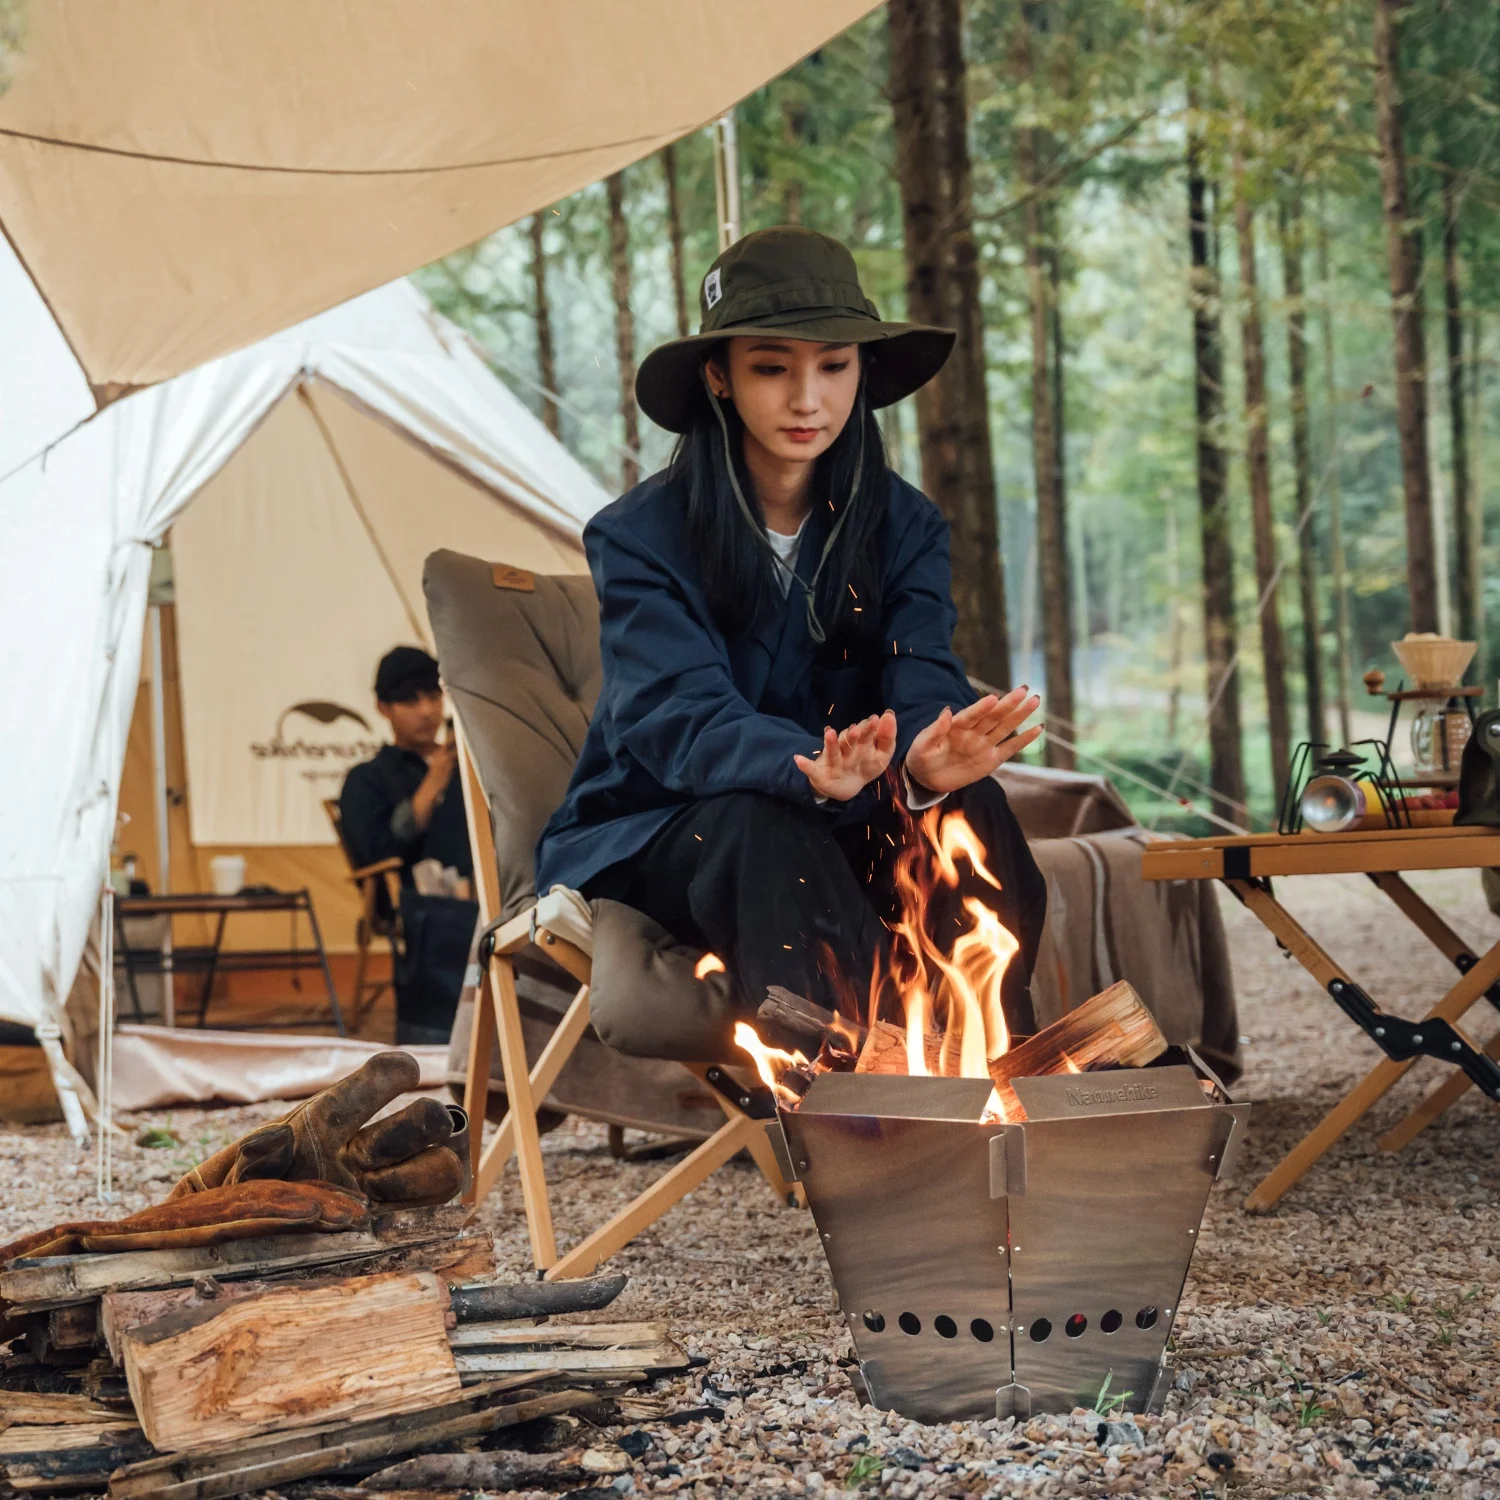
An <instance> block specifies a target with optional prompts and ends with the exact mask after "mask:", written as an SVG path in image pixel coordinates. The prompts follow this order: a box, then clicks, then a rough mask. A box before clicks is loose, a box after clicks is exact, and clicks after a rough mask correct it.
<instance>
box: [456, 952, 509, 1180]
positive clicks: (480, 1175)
mask: <svg viewBox="0 0 1500 1500" xmlns="http://www.w3.org/2000/svg"><path fill="white" fill-rule="evenodd" d="M494 1047H495V991H494V986H493V984H492V983H491V980H490V974H489V970H488V969H485V971H484V972H483V973H482V974H481V975H480V976H479V989H478V991H477V992H476V994H475V996H474V1014H473V1016H472V1017H471V1020H470V1026H469V1067H468V1076H467V1077H466V1078H465V1079H464V1108H465V1109H466V1110H467V1111H468V1113H469V1173H470V1180H469V1191H468V1192H467V1193H465V1194H464V1202H465V1203H467V1204H468V1205H469V1206H470V1207H472V1206H473V1205H474V1204H476V1203H483V1202H484V1200H485V1199H486V1198H487V1197H488V1196H489V1191H490V1189H491V1188H492V1187H493V1186H494V1178H495V1176H496V1175H497V1174H498V1172H499V1170H500V1167H503V1166H504V1165H505V1157H501V1158H500V1162H499V1164H498V1165H497V1166H496V1167H494V1168H493V1169H492V1170H490V1171H489V1179H488V1180H486V1175H485V1174H486V1170H487V1168H488V1158H489V1156H490V1155H491V1153H492V1152H493V1150H494V1145H493V1143H491V1147H490V1150H489V1151H485V1150H484V1120H485V1111H486V1110H487V1109H488V1107H489V1102H490V1054H491V1053H492V1052H493V1051H494ZM506 1118H507V1120H508V1119H509V1116H507V1117H506ZM509 1155H510V1152H509V1151H508V1150H507V1151H506V1153H505V1156H509Z"/></svg>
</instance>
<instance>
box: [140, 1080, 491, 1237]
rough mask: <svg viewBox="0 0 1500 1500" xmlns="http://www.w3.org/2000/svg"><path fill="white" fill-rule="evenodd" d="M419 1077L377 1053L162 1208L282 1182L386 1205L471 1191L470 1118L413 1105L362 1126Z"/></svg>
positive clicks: (426, 1103) (230, 1149) (194, 1178)
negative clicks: (327, 1186)
mask: <svg viewBox="0 0 1500 1500" xmlns="http://www.w3.org/2000/svg"><path fill="white" fill-rule="evenodd" d="M420 1079H421V1069H420V1068H419V1067H418V1066H417V1060H416V1059H415V1058H414V1057H412V1055H411V1054H410V1053H408V1052H380V1053H377V1054H376V1055H375V1056H374V1057H372V1058H371V1059H370V1060H369V1061H368V1062H367V1063H365V1064H364V1066H363V1067H361V1068H360V1069H358V1071H356V1072H354V1073H351V1074H350V1075H349V1076H348V1077H347V1078H344V1079H341V1080H340V1081H339V1082H338V1083H336V1084H334V1085H333V1086H332V1087H331V1088H326V1089H324V1090H323V1092H322V1093H321V1094H316V1095H314V1096H313V1097H312V1098H311V1099H308V1100H306V1101H305V1102H304V1103H302V1104H299V1105H298V1106H297V1107H296V1108H295V1109H294V1110H292V1111H291V1113H290V1114H286V1115H283V1116H282V1117H281V1119H279V1120H273V1121H271V1122H270V1123H269V1124H266V1125H262V1126H260V1127H258V1128H257V1129H255V1130H252V1131H251V1132H250V1133H249V1135H246V1136H242V1137H241V1138H240V1139H239V1140H237V1141H234V1142H232V1143H231V1144H230V1145H228V1146H225V1147H224V1149H223V1150H222V1151H217V1152H215V1153H214V1155H212V1156H210V1157H209V1158H208V1160H207V1161H203V1162H199V1163H198V1165H197V1166H196V1167H194V1168H193V1170H192V1171H191V1172H189V1173H188V1174H187V1176H186V1177H184V1178H182V1179H181V1180H180V1181H179V1182H178V1183H177V1185H176V1186H175V1187H174V1188H173V1189H172V1192H171V1194H170V1196H169V1197H168V1200H167V1201H168V1202H169V1203H170V1202H172V1201H173V1200H174V1199H180V1198H184V1197H186V1196H188V1195H189V1194H193V1193H202V1192H204V1191H206V1190H208V1189H212V1188H217V1187H220V1186H222V1185H225V1184H233V1183H237V1182H249V1181H256V1180H260V1179H266V1178H280V1179H282V1180H284V1181H288V1182H327V1183H332V1184H333V1185H334V1186H335V1187H340V1188H344V1189H346V1190H348V1191H350V1192H354V1193H359V1194H361V1195H362V1196H363V1197H365V1198H368V1199H369V1200H370V1201H371V1202H372V1203H379V1204H382V1205H386V1206H390V1207H400V1208H421V1207H428V1206H431V1205H433V1204H438V1203H447V1202H448V1201H449V1200H450V1199H452V1198H455V1197H457V1196H458V1195H459V1194H460V1193H461V1192H463V1190H464V1189H465V1187H467V1185H468V1177H469V1145H468V1137H469V1121H468V1116H467V1115H465V1114H464V1112H463V1111H462V1110H461V1109H459V1108H457V1107H456V1106H454V1105H451V1104H449V1105H444V1104H439V1103H438V1102H437V1100H436V1099H416V1100H413V1101H412V1103H410V1104H408V1105H407V1106H406V1107H405V1108H404V1109H399V1110H397V1111H396V1112H395V1113H394V1114H391V1115H387V1116H385V1118H383V1119H380V1120H376V1121H375V1122H374V1123H373V1124H367V1123H366V1122H367V1121H368V1120H369V1119H370V1117H371V1115H373V1114H375V1113H376V1112H377V1111H379V1110H381V1109H384V1108H385V1106H386V1105H387V1104H389V1103H390V1102H391V1100H393V1099H395V1098H396V1097H397V1096H398V1095H401V1094H405V1093H410V1092H411V1091H412V1090H413V1089H415V1088H416V1087H417V1085H418V1083H419V1082H420Z"/></svg>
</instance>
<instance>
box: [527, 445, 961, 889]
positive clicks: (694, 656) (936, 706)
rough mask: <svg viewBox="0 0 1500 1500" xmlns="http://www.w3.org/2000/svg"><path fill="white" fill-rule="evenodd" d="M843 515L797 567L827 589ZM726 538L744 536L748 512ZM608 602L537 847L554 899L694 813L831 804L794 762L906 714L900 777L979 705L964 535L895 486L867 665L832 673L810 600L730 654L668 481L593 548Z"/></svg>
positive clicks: (825, 517) (614, 517)
mask: <svg viewBox="0 0 1500 1500" xmlns="http://www.w3.org/2000/svg"><path fill="white" fill-rule="evenodd" d="M829 519H830V517H829V513H828V512H826V511H824V510H822V509H821V508H817V509H815V510H814V511H813V512H812V513H811V514H810V515H809V517H808V521H807V530H806V531H805V532H804V533H803V537H802V544H801V547H800V548H799V549H798V554H797V572H798V574H799V575H800V576H801V577H803V578H807V579H810V578H811V577H812V573H813V569H814V568H815V567H816V566H817V562H818V558H819V557H820V556H821V555H822V552H823V543H824V541H825V540H826V538H827V534H828V525H829ZM725 524H726V525H740V524H743V523H742V522H741V520H740V518H739V517H738V516H737V515H735V514H734V512H733V511H732V510H731V511H728V512H726V515H725ZM583 541H584V547H585V548H586V550H587V552H588V559H589V570H590V572H591V573H592V574H593V577H594V588H595V590H596V591H597V592H598V595H599V644H600V650H601V653H602V656H603V663H604V681H603V685H602V687H601V689H600V693H599V701H598V703H597V704H596V705H595V708H594V717H593V720H592V722H591V723H590V724H589V732H588V737H587V739H586V740H585V742H584V747H583V753H582V755H580V756H579V758H578V764H577V766H576V767H575V768H574V771H573V779H572V781H571V782H570V783H569V786H568V794H567V797H566V798H565V799H564V801H563V804H562V806H561V807H560V808H558V810H557V811H556V812H555V813H554V814H553V815H552V818H551V820H550V821H549V822H548V824H547V826H546V828H544V829H543V830H542V837H541V841H540V842H539V844H538V845H537V889H538V890H539V891H547V890H550V889H551V888H552V886H553V885H565V886H570V887H571V888H572V889H574V890H579V889H581V888H582V887H583V885H584V883H585V882H586V881H588V880H589V879H590V878H592V877H593V876H595V875H597V874H599V873H600V872H601V871H602V870H606V869H608V868H609V866H611V865H613V864H616V863H618V862H619V861H620V860H623V859H628V858H630V856H631V855H632V854H635V853H637V852H639V851H640V850H641V849H643V848H644V847H645V846H646V845H647V844H648V843H649V842H650V841H651V839H652V838H653V837H654V836H655V834H656V833H657V832H658V830H660V829H661V828H662V827H663V826H665V824H666V823H667V822H668V821H669V820H670V819H671V817H672V815H673V814H674V813H675V812H677V811H678V810H679V809H680V808H682V807H685V806H687V805H688V804H689V803H691V802H694V801H696V800H698V799H699V798H703V797H713V796H716V795H718V794H720V793H723V792H738V791H755V792H766V793H770V794H771V795H773V796H777V797H785V798H786V799H787V800H788V801H790V802H796V803H800V804H802V805H803V806H807V807H812V806H814V805H816V797H815V795H814V793H813V790H812V787H811V785H810V784H809V782H808V780H807V777H806V776H804V775H803V774H802V772H801V771H799V770H798V769H797V766H796V764H795V763H794V762H793V760H792V757H793V755H796V754H799V753H800V754H802V755H807V756H811V755H812V754H814V753H815V752H816V751H817V750H818V749H819V747H820V746H821V744H822V734H823V727H824V725H826V724H831V725H832V726H833V727H834V728H835V729H842V728H844V727H846V726H847V725H849V724H851V723H854V722H855V721H857V720H859V719H861V718H864V717H865V716H866V715H868V714H872V713H878V712H880V711H881V710H882V709H886V708H890V709H893V710H895V714H896V753H895V758H894V761H893V764H896V765H900V764H901V763H902V761H903V760H904V759H905V757H906V752H907V750H908V748H909V747H910V745H911V742H912V740H913V739H915V738H916V736H917V734H918V733H919V731H921V730H922V729H925V728H926V727H927V725H928V724H930V723H931V722H932V721H933V719H935V718H936V717H937V716H938V714H939V713H940V712H941V711H942V710H943V708H944V707H945V706H948V707H951V708H954V709H959V708H962V707H964V706H965V705H966V704H969V703H972V702H973V701H974V699H975V693H974V690H973V689H972V688H971V687H970V686H969V682H968V679H967V677H965V675H964V669H963V666H962V665H961V664H960V662H959V660H958V658H957V657H956V656H955V655H954V654H953V647H952V640H953V626H954V623H955V621H956V620H957V612H956V610H955V609H954V607H953V597H952V593H951V588H950V583H951V573H950V569H949V563H948V523H947V522H946V521H945V520H944V519H943V517H942V515H941V513H940V512H939V511H938V508H937V507H936V506H935V505H934V504H933V503H932V502H931V501H930V500H929V499H927V497H926V496H925V495H923V494H922V492H921V491H920V490H918V489H915V488H914V487H913V486H912V485H909V484H907V483H906V481H905V480H903V479H901V478H900V477H899V476H897V475H896V474H892V475H891V482H890V499H889V502H888V504H887V507H886V516H885V523H884V526H883V527H882V530H881V533H880V546H881V549H882V552H883V555H884V557H885V599H884V604H883V616H884V618H883V619H882V621H881V634H880V640H881V646H880V649H879V652H878V653H877V652H876V651H875V650H874V648H871V651H870V653H869V657H868V659H867V660H864V661H845V660H842V659H837V660H829V659H828V658H829V655H830V650H829V648H827V647H824V648H823V649H822V650H821V651H820V650H819V648H818V647H817V646H816V645H815V644H814V642H813V640H812V638H811V637H810V636H809V635H808V632H807V616H806V609H805V605H804V594H803V591H802V590H801V589H799V588H797V587H795V586H793V588H792V589H791V591H790V593H789V594H788V596H787V599H786V602H785V604H784V605H783V606H782V608H781V609H780V610H778V611H777V612H776V613H775V615H774V617H773V618H772V619H770V620H769V621H768V623H767V624H766V625H765V626H764V627H763V628H761V629H760V630H758V631H757V632H755V633H753V634H751V635H748V636H746V637H744V638H741V639H737V640H733V641H729V640H726V639H725V637H724V635H723V634H722V632H721V631H720V630H719V628H718V626H716V625H715V624H714V620H713V616H712V614H711V612H710V610H709V607H708V601H707V599H706V598H705V597H704V593H703V588H702V585H701V583H700V581H699V574H698V566H697V563H696V561H695V560H694V558H693V556H692V553H691V551H690V549H689V546H688V540H687V527H686V520H685V499H684V497H683V495H682V493H681V491H680V489H679V488H678V487H677V486H675V485H673V484H672V483H670V482H669V481H668V479H667V477H666V475H665V474H657V475H655V476H653V477H652V478H650V479H648V480H646V482H645V483H644V484H640V485H637V486H636V488H635V489H633V490H631V491H630V492H629V493H628V494H625V495H623V496H621V498H620V499H618V500H616V501H615V502H614V504H612V505H609V506H606V507H605V508H604V509H603V510H602V511H600V512H599V513H598V515H596V516H595V517H594V519H593V520H592V521H591V522H590V523H589V525H588V526H587V528H586V529H585V530H584V533H583ZM868 795H869V793H868V791H867V792H865V793H861V795H860V797H857V798H855V799H853V800H852V801H850V802H829V803H825V804H824V810H825V812H826V814H827V816H828V817H829V818H831V819H835V820H838V819H848V818H854V817H862V816H865V815H866V814H865V812H864V811H863V810H862V808H863V804H862V798H864V797H866V796H868Z"/></svg>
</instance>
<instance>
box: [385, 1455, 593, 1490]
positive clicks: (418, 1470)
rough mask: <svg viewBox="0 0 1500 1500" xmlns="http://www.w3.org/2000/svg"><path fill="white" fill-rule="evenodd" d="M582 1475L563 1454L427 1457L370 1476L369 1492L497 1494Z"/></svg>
mask: <svg viewBox="0 0 1500 1500" xmlns="http://www.w3.org/2000/svg"><path fill="white" fill-rule="evenodd" d="M564 1469H571V1470H573V1471H575V1472H580V1470H579V1465H578V1464H577V1462H576V1461H575V1462H571V1463H570V1462H569V1461H568V1455H565V1454H561V1453H423V1454H419V1455H418V1456H417V1457H416V1458H407V1459H403V1460H402V1461H401V1462H400V1463H399V1464H392V1465H391V1466H390V1467H389V1468H388V1469H381V1470H380V1471H379V1472H378V1473H375V1474H372V1475H370V1477H369V1478H368V1479H366V1480H365V1481H364V1482H363V1483H362V1484H361V1486H360V1488H361V1489H365V1490H381V1491H388V1490H442V1491H446V1492H447V1493H449V1494H452V1493H453V1492H454V1491H460V1492H463V1491H468V1492H473V1491H487V1492H489V1493H491V1494H493V1493H494V1492H496V1491H501V1492H504V1491H507V1490H527V1489H532V1488H534V1487H537V1485H538V1483H539V1481H540V1480H541V1479H542V1478H543V1476H544V1475H545V1476H549V1477H553V1478H556V1477H558V1476H559V1471H560V1470H564Z"/></svg>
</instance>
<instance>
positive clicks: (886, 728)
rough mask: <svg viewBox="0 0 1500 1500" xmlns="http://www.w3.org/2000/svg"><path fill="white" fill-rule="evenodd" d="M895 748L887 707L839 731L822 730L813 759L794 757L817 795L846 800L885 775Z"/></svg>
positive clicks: (891, 716)
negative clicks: (821, 739) (839, 732)
mask: <svg viewBox="0 0 1500 1500" xmlns="http://www.w3.org/2000/svg"><path fill="white" fill-rule="evenodd" d="M895 749H896V716H895V714H893V713H892V712H891V711H890V709H886V711H885V712H884V713H883V714H871V715H870V717H869V718H868V719H861V720H860V721H859V723H858V724H851V725H850V726H849V727H848V728H847V729H846V730H844V732H843V733H842V734H835V733H834V732H833V730H832V729H825V730H824V731H823V749H822V750H821V751H820V752H819V754H818V756H817V758H816V759H810V758H809V757H808V756H806V755H797V756H793V759H794V760H795V761H796V763H797V768H798V770H800V771H801V772H802V774H803V775H804V776H806V777H807V779H808V781H810V782H811V783H812V789H813V791H815V792H816V793H817V794H818V795H819V796H820V797H827V798H829V799H830V800H831V801H834V802H847V801H848V800H849V799H850V798H851V797H853V796H855V795H856V794H857V793H858V792H859V791H860V790H861V789H863V788H864V787H866V786H868V785H869V784H870V783H871V782H872V781H874V780H875V779H876V778H877V777H880V776H883V775H885V768H886V767H887V766H888V765H890V763H891V756H892V755H893V754H894V753H895Z"/></svg>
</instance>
